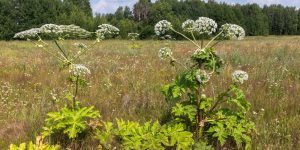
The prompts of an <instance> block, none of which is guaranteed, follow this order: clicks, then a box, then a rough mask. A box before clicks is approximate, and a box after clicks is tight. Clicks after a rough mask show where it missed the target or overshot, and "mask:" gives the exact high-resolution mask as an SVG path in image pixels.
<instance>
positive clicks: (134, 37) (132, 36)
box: [128, 33, 140, 40]
mask: <svg viewBox="0 0 300 150" xmlns="http://www.w3.org/2000/svg"><path fill="white" fill-rule="evenodd" d="M139 36H140V34H138V33H128V37H129V39H131V40H136V39H137V38H138V37H139Z"/></svg>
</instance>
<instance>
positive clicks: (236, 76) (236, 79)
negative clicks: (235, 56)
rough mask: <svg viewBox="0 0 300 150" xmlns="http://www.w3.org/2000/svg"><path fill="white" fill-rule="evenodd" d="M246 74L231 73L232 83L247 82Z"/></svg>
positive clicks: (241, 72) (242, 72)
mask: <svg viewBox="0 0 300 150" xmlns="http://www.w3.org/2000/svg"><path fill="white" fill-rule="evenodd" d="M248 77H249V76H248V73H247V72H245V71H242V70H236V71H234V72H233V73H232V80H233V81H234V82H239V83H242V84H243V83H244V81H246V80H248Z"/></svg>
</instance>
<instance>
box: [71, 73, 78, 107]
mask: <svg viewBox="0 0 300 150" xmlns="http://www.w3.org/2000/svg"><path fill="white" fill-rule="evenodd" d="M78 80H79V75H77V76H76V81H75V91H74V96H73V103H72V108H73V109H75V107H76V96H77V93H78Z"/></svg>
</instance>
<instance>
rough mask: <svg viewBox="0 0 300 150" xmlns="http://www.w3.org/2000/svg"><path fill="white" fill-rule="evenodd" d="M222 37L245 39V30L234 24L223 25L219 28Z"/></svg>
mask: <svg viewBox="0 0 300 150" xmlns="http://www.w3.org/2000/svg"><path fill="white" fill-rule="evenodd" d="M221 31H223V33H222V36H223V37H224V38H227V39H237V40H243V39H244V38H245V35H246V34H245V30H244V29H243V28H242V27H241V26H239V25H236V24H228V23H227V24H224V25H222V26H221Z"/></svg>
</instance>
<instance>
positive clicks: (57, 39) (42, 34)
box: [15, 24, 119, 150]
mask: <svg viewBox="0 0 300 150" xmlns="http://www.w3.org/2000/svg"><path fill="white" fill-rule="evenodd" d="M118 33H119V29H118V28H116V27H114V26H112V25H108V24H103V25H100V26H99V29H98V30H97V31H96V32H89V31H86V30H84V29H82V28H80V27H78V26H75V25H55V24H46V25H43V26H41V27H40V28H34V29H30V30H26V31H23V32H20V33H17V34H16V35H15V38H17V39H28V40H29V41H31V42H33V43H34V44H35V45H36V46H37V47H39V48H42V49H43V50H44V51H46V52H47V53H49V54H50V55H51V56H53V57H54V58H56V59H57V60H58V61H59V63H60V66H61V69H62V70H68V74H69V76H68V78H67V80H68V81H69V83H70V85H71V86H70V87H71V88H72V89H70V90H69V91H70V92H68V94H67V95H66V96H65V99H67V100H68V101H67V104H66V106H65V107H63V108H61V109H60V110H59V111H57V112H50V113H48V114H47V116H48V118H47V119H46V121H45V126H44V127H43V132H42V137H43V139H46V140H47V141H48V142H49V143H50V144H60V145H61V146H63V147H69V148H71V149H79V148H80V147H81V144H80V143H81V141H82V140H84V139H85V138H86V137H87V136H88V135H89V134H90V133H91V128H90V126H89V124H88V123H89V122H91V121H93V120H95V119H99V118H100V114H99V111H96V110H94V107H93V106H89V107H85V106H82V105H81V102H80V100H79V99H78V93H79V91H80V89H82V88H84V87H85V86H86V85H87V80H86V79H87V76H89V75H90V74H91V71H90V70H89V69H88V68H87V67H86V66H85V65H83V64H78V63H77V62H78V60H79V59H80V57H81V56H82V55H83V54H85V53H87V52H88V51H89V50H90V49H91V48H92V47H94V46H95V45H96V44H97V43H99V42H100V41H101V40H103V39H105V38H112V37H114V36H116V35H117V34H118ZM93 37H96V40H95V42H93V43H92V44H91V45H86V44H84V43H75V44H74V46H75V48H76V49H77V50H74V49H73V48H72V50H71V49H66V48H65V46H64V40H65V39H69V38H71V39H79V38H93ZM43 38H47V39H50V40H52V41H53V44H54V45H55V46H56V48H54V49H52V46H51V44H50V43H48V42H46V41H44V40H43ZM31 145H32V144H29V145H28V147H29V146H31ZM20 146H24V144H22V145H20ZM31 147H32V146H31ZM45 149H46V148H45ZM43 150H44V149H43Z"/></svg>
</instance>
